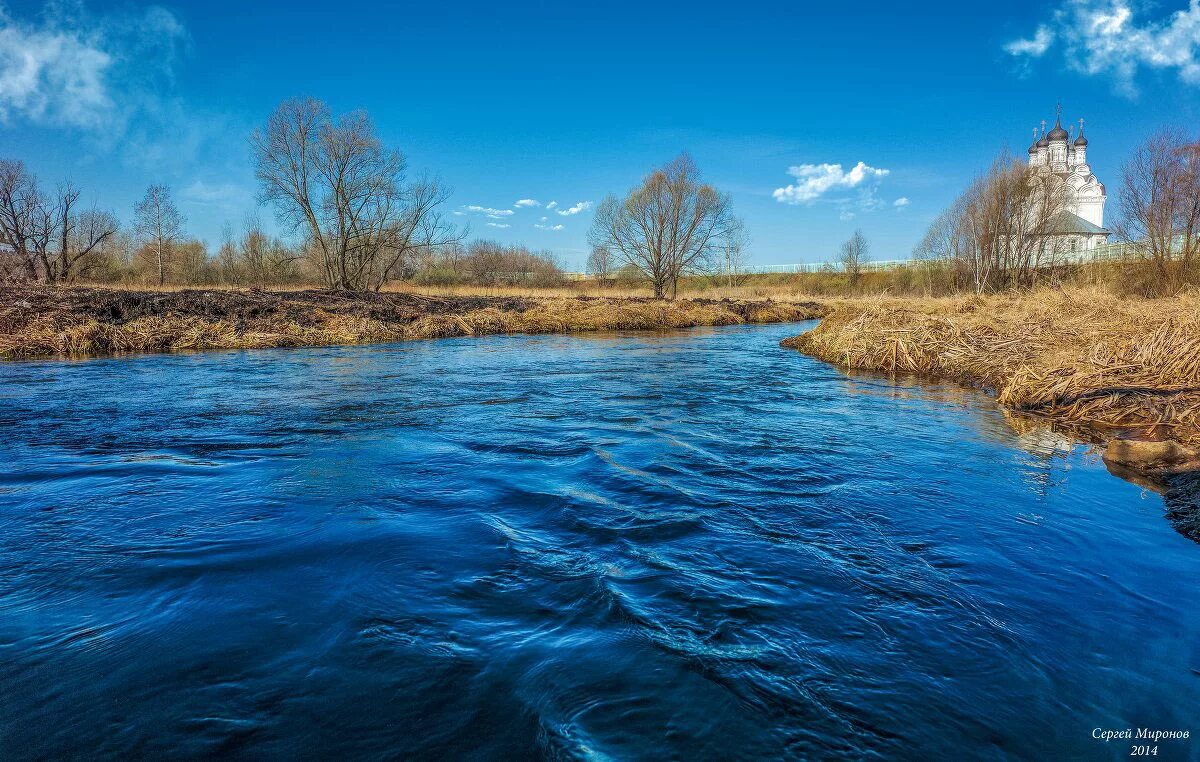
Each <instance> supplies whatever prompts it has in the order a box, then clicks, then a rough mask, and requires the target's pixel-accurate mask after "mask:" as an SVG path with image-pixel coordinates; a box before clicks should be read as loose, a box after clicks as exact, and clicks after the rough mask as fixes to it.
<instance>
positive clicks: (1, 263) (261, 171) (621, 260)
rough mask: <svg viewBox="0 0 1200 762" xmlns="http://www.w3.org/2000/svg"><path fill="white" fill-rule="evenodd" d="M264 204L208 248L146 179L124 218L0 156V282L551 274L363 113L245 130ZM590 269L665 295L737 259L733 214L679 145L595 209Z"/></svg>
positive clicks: (459, 279) (309, 108)
mask: <svg viewBox="0 0 1200 762" xmlns="http://www.w3.org/2000/svg"><path fill="white" fill-rule="evenodd" d="M249 145H250V151H251V155H252V159H253V162H254V170H255V175H256V178H257V179H258V181H259V184H260V189H261V194H260V200H261V201H262V202H263V203H265V204H266V205H268V206H270V207H271V208H272V209H273V210H274V211H275V214H276V218H277V220H278V222H279V224H280V228H281V230H282V231H283V232H284V237H283V238H280V237H273V236H271V235H269V234H267V233H266V232H265V231H264V227H263V225H262V224H261V222H260V221H259V219H258V218H257V216H255V215H254V214H253V213H251V215H250V216H248V217H247V219H246V220H245V221H244V222H243V225H242V228H241V230H240V231H238V232H237V233H235V232H234V231H233V230H232V228H230V227H229V226H227V228H226V230H225V233H224V235H223V236H222V239H223V240H222V241H221V243H220V246H219V248H218V249H217V251H216V252H215V253H210V252H209V251H208V249H207V247H206V246H205V244H204V243H202V242H201V241H198V240H196V239H195V238H192V237H190V236H188V234H187V232H186V227H187V219H186V218H185V216H184V215H183V214H182V213H181V212H180V211H179V208H178V206H177V205H176V203H175V201H174V199H173V197H172V194H171V189H170V188H169V187H167V186H165V185H152V186H150V187H149V188H148V189H147V191H146V194H145V197H144V198H143V199H142V200H141V201H140V202H139V203H138V204H137V206H136V208H135V209H134V215H133V224H132V225H131V226H127V227H123V226H122V225H121V224H120V222H119V220H118V218H117V216H116V215H115V214H114V213H112V212H111V211H106V210H100V209H96V208H91V209H82V208H80V197H81V193H80V191H79V189H78V188H76V187H75V186H73V185H71V184H64V185H61V186H59V187H57V188H56V189H54V190H53V191H49V190H47V189H45V188H44V187H43V186H42V185H41V184H40V183H39V181H38V179H37V178H36V177H35V176H34V175H33V174H32V173H30V172H29V171H28V170H27V169H26V167H25V166H24V165H23V164H22V163H21V162H19V161H11V160H5V161H0V280H7V281H17V280H23V281H37V282H42V283H48V284H60V283H69V282H77V281H92V282H112V281H125V282H134V283H141V284H146V285H149V284H157V285H160V286H161V285H167V284H184V285H215V284H229V285H240V286H280V285H293V284H315V283H319V284H321V285H324V286H325V287H327V288H331V289H345V290H352V291H378V290H380V289H381V288H383V286H384V285H385V284H387V283H388V282H390V281H397V280H399V281H410V282H416V283H429V284H451V283H473V284H481V285H495V284H499V283H515V282H520V283H527V284H530V285H555V284H559V283H561V282H563V280H564V277H565V276H564V273H563V271H562V269H561V268H560V267H559V264H558V262H557V261H556V259H555V257H554V256H553V254H551V253H550V252H545V251H531V250H529V249H528V248H526V247H523V246H512V245H502V244H499V243H496V242H493V241H486V240H476V241H472V242H470V243H467V242H466V240H465V239H466V237H467V235H468V231H467V230H466V229H465V228H459V227H458V226H456V225H454V224H453V223H452V222H451V221H450V220H449V218H447V217H446V215H445V214H444V212H443V209H444V207H445V204H446V202H447V200H448V199H449V197H450V193H451V191H450V189H449V188H448V187H446V186H445V184H443V183H442V182H441V180H439V179H438V178H437V177H434V176H431V175H427V174H420V175H412V174H410V173H409V171H408V166H407V161H406V159H405V157H404V155H403V153H401V152H400V151H398V150H396V149H393V148H389V147H387V146H385V145H384V144H383V143H382V141H381V140H380V139H379V137H378V135H377V133H376V130H375V126H374V124H373V123H372V122H371V120H370V118H369V117H368V116H367V114H366V113H365V112H362V111H355V112H351V113H349V114H344V115H340V116H337V115H334V114H333V113H332V112H331V111H330V109H329V107H328V106H327V105H326V104H324V103H322V102H320V101H318V100H315V99H311V98H301V99H292V100H287V101H284V102H283V103H281V104H280V105H279V107H278V108H277V109H276V110H275V112H274V113H273V114H272V115H271V116H270V117H269V118H268V120H267V122H266V124H265V125H264V126H263V127H262V128H261V129H258V130H256V131H255V132H254V133H253V134H252V135H251V136H250V139H249ZM589 240H590V241H591V242H592V243H593V252H592V256H591V257H590V258H589V265H590V269H593V270H594V271H595V272H597V273H598V275H599V278H600V280H601V282H602V283H603V282H606V281H609V280H611V277H612V275H613V274H614V273H615V272H616V271H617V270H622V271H624V272H626V273H628V272H629V271H633V272H635V273H636V274H637V275H638V276H640V277H643V278H645V279H646V280H647V281H649V282H650V284H651V285H652V287H653V289H654V294H655V296H656V297H665V296H668V295H669V296H674V295H675V294H676V292H677V290H678V283H679V280H680V278H682V277H683V276H685V275H687V274H693V273H699V272H727V273H729V275H730V277H732V274H733V273H734V272H735V271H736V270H737V269H738V268H739V267H740V263H741V262H742V261H743V259H744V257H745V252H746V237H745V231H744V227H743V225H742V222H741V220H740V219H739V218H738V217H736V216H735V215H734V214H733V212H732V202H731V200H730V197H729V195H728V194H726V193H721V192H719V191H718V190H716V189H715V188H714V187H713V186H712V185H710V184H707V183H705V182H703V181H702V179H701V177H700V173H699V170H698V169H697V167H696V165H695V163H694V162H693V161H692V160H691V158H690V157H688V156H687V155H686V154H685V155H681V156H679V157H678V158H676V159H675V160H673V161H671V162H669V163H667V164H666V165H665V166H663V167H661V168H659V169H656V170H654V171H653V172H651V173H650V174H649V175H647V176H646V178H645V179H644V180H643V181H642V183H641V184H640V185H638V186H636V187H635V188H633V189H631V190H630V191H629V192H628V194H626V195H625V196H624V197H623V198H618V197H616V196H609V197H608V198H606V199H605V200H604V201H603V202H601V204H600V206H599V210H598V212H597V214H596V219H595V221H594V224H593V225H592V229H591V231H590V233H589Z"/></svg>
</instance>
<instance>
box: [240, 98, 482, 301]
mask: <svg viewBox="0 0 1200 762" xmlns="http://www.w3.org/2000/svg"><path fill="white" fill-rule="evenodd" d="M250 145H251V149H252V151H253V153H254V159H255V171H256V174H257V176H258V179H259V182H260V183H261V184H262V196H263V199H264V200H266V201H269V202H271V203H273V204H274V205H275V208H276V210H277V212H278V214H279V217H280V220H281V221H283V222H285V223H287V224H289V225H290V226H291V227H292V228H293V229H294V230H297V231H303V232H304V234H305V236H306V237H307V238H308V240H309V242H310V243H311V245H312V246H313V247H314V249H315V250H316V252H317V254H318V258H319V261H320V269H321V272H322V275H323V277H324V279H325V283H326V285H327V286H329V287H330V288H340V289H350V290H366V289H375V290H379V289H380V288H382V287H383V284H384V283H385V282H386V281H387V280H388V279H389V278H392V277H395V276H396V274H397V272H398V271H402V270H403V269H404V262H405V260H406V258H409V257H412V256H413V255H415V254H417V253H420V252H422V251H424V250H427V249H430V248H435V247H438V246H445V245H449V244H452V243H456V242H458V241H459V240H460V236H459V234H458V232H457V231H456V230H455V228H454V226H453V225H450V224H449V223H448V222H446V221H445V220H444V219H443V218H442V216H441V214H440V213H439V212H438V207H439V206H440V205H441V204H442V203H443V202H444V201H445V200H446V199H447V198H448V197H449V195H450V192H449V190H448V189H447V188H445V187H444V186H442V185H441V183H439V182H438V181H437V180H433V179H429V178H420V179H418V180H417V181H415V182H411V183H410V182H407V181H406V175H405V168H406V163H405V159H404V155H403V154H401V153H400V152H399V151H396V150H390V149H387V148H385V147H384V146H383V144H382V143H381V142H380V140H379V138H378V137H377V136H376V134H375V127H374V125H373V124H372V123H371V120H370V119H369V118H368V117H367V115H366V113H365V112H362V111H355V112H352V113H350V114H346V115H344V116H340V117H337V118H334V116H333V115H332V113H331V112H330V110H329V107H328V106H326V105H325V104H324V103H322V102H321V101H318V100H315V99H312V98H306V99H294V100H288V101H284V102H283V103H282V104H280V106H279V108H278V109H276V111H275V113H274V114H272V115H271V117H270V118H269V119H268V120H267V124H266V127H265V128H264V129H262V130H258V131H256V132H255V133H254V135H253V136H252V137H251V139H250Z"/></svg>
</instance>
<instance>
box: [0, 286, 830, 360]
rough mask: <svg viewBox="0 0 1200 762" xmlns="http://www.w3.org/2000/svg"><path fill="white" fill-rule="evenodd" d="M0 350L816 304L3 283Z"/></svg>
mask: <svg viewBox="0 0 1200 762" xmlns="http://www.w3.org/2000/svg"><path fill="white" fill-rule="evenodd" d="M2 296H3V300H2V301H0V358H9V359H13V358H23V357H35V356H44V355H54V354H59V355H80V354H107V353H119V352H155V351H174V350H190V349H236V348H265V347H289V346H319V345H335V344H362V343H370V342H386V341H401V340H407V339H428V338H441V337H450V336H481V335H487V334H503V333H569V332H579V331H605V330H652V329H666V328H685V327H691V326H717V325H734V324H739V323H747V322H754V323H770V322H788V321H799V320H807V319H811V318H813V317H817V316H819V315H820V314H824V310H823V308H821V307H820V305H816V304H807V305H803V304H783V303H779V302H770V301H760V302H747V301H713V300H678V301H673V302H666V301H654V300H649V299H612V298H604V299H579V298H566V297H553V298H542V297H539V298H528V297H524V298H500V297H480V296H472V297H428V296H421V295H413V294H382V295H365V296H353V295H346V294H337V293H331V292H312V291H308V292H275V293H268V292H246V291H219V290H205V291H179V292H170V291H153V292H145V291H140V292H139V291H121V290H102V289H46V288H22V289H18V288H9V289H7V290H5V292H4V293H3V294H2Z"/></svg>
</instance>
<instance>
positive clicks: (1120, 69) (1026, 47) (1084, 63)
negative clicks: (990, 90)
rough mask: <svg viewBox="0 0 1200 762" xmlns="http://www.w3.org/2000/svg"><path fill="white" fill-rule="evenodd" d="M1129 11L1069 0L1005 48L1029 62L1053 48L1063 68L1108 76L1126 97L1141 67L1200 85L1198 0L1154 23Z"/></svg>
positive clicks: (1097, 1)
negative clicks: (1028, 34) (1049, 16)
mask: <svg viewBox="0 0 1200 762" xmlns="http://www.w3.org/2000/svg"><path fill="white" fill-rule="evenodd" d="M1136 7H1138V8H1139V9H1140V8H1142V6H1141V5H1138V6H1136ZM1134 8H1135V5H1134V4H1133V3H1131V2H1129V0H1068V2H1066V4H1064V5H1060V6H1059V7H1058V9H1057V10H1055V11H1054V13H1053V15H1052V17H1051V20H1050V22H1048V23H1044V24H1041V25H1040V26H1038V28H1037V31H1036V32H1035V33H1034V35H1033V37H1032V38H1029V39H1018V40H1014V41H1012V42H1010V43H1008V44H1007V45H1005V46H1004V50H1005V51H1006V52H1007V53H1009V54H1010V55H1012V56H1015V57H1017V58H1020V59H1022V60H1024V61H1026V62H1028V61H1029V60H1031V59H1036V58H1041V57H1043V56H1045V55H1046V54H1047V53H1048V52H1050V51H1051V50H1053V49H1058V50H1060V51H1061V53H1062V57H1063V61H1064V63H1065V64H1066V66H1068V67H1070V68H1071V69H1073V70H1075V71H1077V72H1080V73H1082V74H1086V75H1089V76H1109V77H1112V78H1113V81H1114V85H1115V87H1116V89H1117V90H1118V91H1119V92H1123V93H1125V94H1126V95H1129V96H1134V95H1136V94H1137V85H1136V79H1137V75H1138V72H1139V71H1141V70H1142V69H1143V68H1145V69H1158V70H1164V71H1174V72H1175V73H1176V74H1177V76H1178V77H1179V79H1180V80H1181V81H1183V82H1185V83H1187V84H1189V85H1200V0H1190V2H1188V4H1187V7H1185V8H1183V9H1180V10H1176V11H1174V12H1172V13H1170V14H1169V15H1167V16H1166V17H1164V18H1161V19H1158V20H1149V19H1141V18H1135V12H1134ZM1052 28H1053V29H1054V30H1057V33H1055V32H1054V31H1051V29H1052Z"/></svg>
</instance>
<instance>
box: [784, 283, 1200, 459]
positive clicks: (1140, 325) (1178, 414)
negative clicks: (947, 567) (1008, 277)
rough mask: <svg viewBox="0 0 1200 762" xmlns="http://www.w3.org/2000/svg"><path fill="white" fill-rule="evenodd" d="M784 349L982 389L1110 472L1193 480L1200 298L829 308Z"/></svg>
mask: <svg viewBox="0 0 1200 762" xmlns="http://www.w3.org/2000/svg"><path fill="white" fill-rule="evenodd" d="M782 343H783V346H785V347H791V348H794V349H798V350H800V351H801V352H803V353H805V354H808V355H810V356H812V357H816V358H817V359H820V360H825V361H827V362H830V363H833V364H835V365H838V366H839V367H842V368H847V369H853V370H868V371H877V372H883V373H890V374H897V373H905V374H916V375H920V376H926V377H930V378H937V379H942V380H948V381H954V382H958V383H963V384H966V385H970V386H975V387H981V388H984V389H987V390H990V391H992V392H994V393H995V395H996V400H997V402H998V403H999V404H1000V405H1002V406H1004V407H1005V408H1008V409H1010V410H1013V411H1015V412H1017V413H1021V414H1024V415H1028V416H1031V417H1036V418H1040V419H1043V420H1045V421H1047V422H1049V423H1051V424H1053V425H1055V426H1056V427H1058V428H1060V429H1062V430H1064V431H1066V432H1068V433H1070V434H1072V435H1074V436H1075V437H1076V438H1078V439H1082V440H1084V441H1089V442H1092V443H1096V444H1101V445H1104V446H1105V447H1106V449H1105V454H1104V457H1105V461H1106V462H1107V463H1108V464H1109V465H1110V467H1115V469H1116V470H1131V471H1133V472H1136V473H1140V474H1146V475H1150V476H1165V475H1169V474H1174V473H1182V472H1185V471H1195V470H1197V469H1200V298H1197V297H1196V296H1194V295H1184V296H1179V297H1174V298H1169V299H1128V298H1120V297H1116V296H1114V295H1113V294H1111V293H1109V292H1107V291H1105V290H1102V289H1065V290H1064V289H1042V290H1037V291H1032V292H1027V293H1009V294H1005V295H999V296H965V297H951V298H943V299H897V298H889V297H872V298H864V299H861V300H856V301H842V302H839V303H838V304H836V306H835V309H834V310H833V311H832V313H831V314H830V315H829V316H828V317H826V318H825V319H824V320H822V321H821V324H820V325H819V326H817V327H816V328H815V329H813V330H812V331H809V332H807V333H804V334H801V335H800V336H795V337H793V338H790V339H786V340H784V341H783V342H782Z"/></svg>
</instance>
